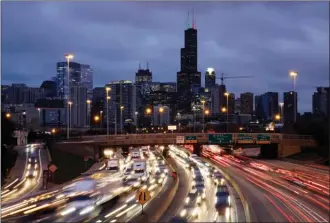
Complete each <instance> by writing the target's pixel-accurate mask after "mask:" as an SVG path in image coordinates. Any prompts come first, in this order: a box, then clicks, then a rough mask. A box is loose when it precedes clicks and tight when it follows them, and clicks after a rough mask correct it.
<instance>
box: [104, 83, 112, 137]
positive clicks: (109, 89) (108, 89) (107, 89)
mask: <svg viewBox="0 0 330 223" xmlns="http://www.w3.org/2000/svg"><path fill="white" fill-rule="evenodd" d="M105 91H106V92H107V96H106V97H107V135H109V100H110V96H109V91H111V88H110V87H106V88H105Z"/></svg>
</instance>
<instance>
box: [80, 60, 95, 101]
mask: <svg viewBox="0 0 330 223" xmlns="http://www.w3.org/2000/svg"><path fill="white" fill-rule="evenodd" d="M80 67H81V84H82V85H85V86H86V87H87V93H88V95H89V99H91V98H92V95H93V70H92V68H91V67H90V65H87V64H81V65H80Z"/></svg>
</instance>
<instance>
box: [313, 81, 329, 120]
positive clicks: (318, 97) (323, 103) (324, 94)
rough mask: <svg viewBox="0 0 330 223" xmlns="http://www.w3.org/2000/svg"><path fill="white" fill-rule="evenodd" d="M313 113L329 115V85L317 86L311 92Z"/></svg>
mask: <svg viewBox="0 0 330 223" xmlns="http://www.w3.org/2000/svg"><path fill="white" fill-rule="evenodd" d="M313 114H323V115H329V87H317V88H316V92H314V94H313Z"/></svg>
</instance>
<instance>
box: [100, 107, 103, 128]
mask: <svg viewBox="0 0 330 223" xmlns="http://www.w3.org/2000/svg"><path fill="white" fill-rule="evenodd" d="M100 117H101V118H100V119H101V121H100V123H101V124H100V125H101V128H102V127H103V111H100Z"/></svg>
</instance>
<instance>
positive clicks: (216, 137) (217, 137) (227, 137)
mask: <svg viewBox="0 0 330 223" xmlns="http://www.w3.org/2000/svg"><path fill="white" fill-rule="evenodd" d="M232 142H233V135H232V134H209V143H215V144H222V143H224V144H226V143H232Z"/></svg>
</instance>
